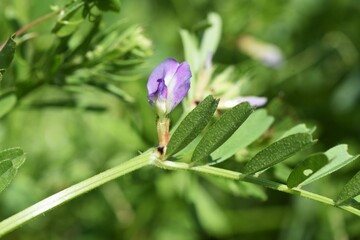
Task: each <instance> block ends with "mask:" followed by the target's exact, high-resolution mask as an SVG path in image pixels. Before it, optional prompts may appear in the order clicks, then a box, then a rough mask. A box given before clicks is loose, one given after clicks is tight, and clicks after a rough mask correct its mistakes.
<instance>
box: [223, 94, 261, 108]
mask: <svg viewBox="0 0 360 240" xmlns="http://www.w3.org/2000/svg"><path fill="white" fill-rule="evenodd" d="M242 102H249V103H250V105H251V106H253V107H261V106H263V105H265V104H266V102H267V98H266V97H256V96H246V97H237V98H234V99H231V100H228V101H224V102H221V101H220V103H219V108H222V109H227V108H232V107H234V106H236V105H238V104H239V103H242Z"/></svg>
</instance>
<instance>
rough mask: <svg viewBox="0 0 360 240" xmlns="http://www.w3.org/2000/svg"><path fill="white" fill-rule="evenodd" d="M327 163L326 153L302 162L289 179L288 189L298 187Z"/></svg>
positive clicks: (315, 155) (312, 156)
mask: <svg viewBox="0 0 360 240" xmlns="http://www.w3.org/2000/svg"><path fill="white" fill-rule="evenodd" d="M327 163H328V158H327V156H326V155H325V154H324V153H318V154H314V155H311V156H309V157H308V158H306V159H305V160H304V161H302V162H300V163H299V164H298V165H297V166H296V167H295V169H294V170H293V171H292V172H291V174H290V176H289V178H288V179H287V185H288V187H290V188H293V187H297V186H298V185H300V184H301V183H302V182H303V181H305V180H306V179H307V178H309V177H310V176H311V175H312V174H313V173H315V172H316V171H318V170H319V169H320V168H322V167H323V166H324V165H325V164H327Z"/></svg>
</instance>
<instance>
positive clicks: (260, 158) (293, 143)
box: [243, 133, 314, 174]
mask: <svg viewBox="0 0 360 240" xmlns="http://www.w3.org/2000/svg"><path fill="white" fill-rule="evenodd" d="M312 143H314V141H313V140H312V137H311V135H310V134H309V133H296V134H293V135H290V136H287V137H285V138H282V139H280V140H279V141H277V142H274V143H273V144H271V145H270V146H268V147H266V148H265V149H263V150H261V151H260V152H258V153H257V154H256V155H255V156H254V157H253V158H252V159H251V160H250V161H249V162H248V163H247V164H246V165H245V167H244V169H243V172H244V173H245V174H254V173H256V172H259V171H261V170H264V169H266V168H269V167H271V166H273V165H275V164H277V163H279V162H281V161H284V160H285V159H287V158H289V157H290V156H292V155H293V154H295V153H297V152H299V151H301V150H302V149H304V148H306V147H308V146H309V145H311V144H312Z"/></svg>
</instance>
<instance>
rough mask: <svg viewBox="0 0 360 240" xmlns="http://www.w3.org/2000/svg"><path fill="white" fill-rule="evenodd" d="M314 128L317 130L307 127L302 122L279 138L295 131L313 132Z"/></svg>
mask: <svg viewBox="0 0 360 240" xmlns="http://www.w3.org/2000/svg"><path fill="white" fill-rule="evenodd" d="M314 130H315V128H313V129H309V128H307V127H306V125H305V124H303V123H301V124H298V125H296V126H294V127H292V128H290V129H289V130H288V131H286V132H285V133H284V134H283V135H282V136H281V137H280V138H279V139H278V140H280V139H281V138H284V137H287V136H290V135H293V134H295V133H312V132H314Z"/></svg>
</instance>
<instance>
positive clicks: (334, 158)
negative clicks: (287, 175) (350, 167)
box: [300, 144, 359, 186]
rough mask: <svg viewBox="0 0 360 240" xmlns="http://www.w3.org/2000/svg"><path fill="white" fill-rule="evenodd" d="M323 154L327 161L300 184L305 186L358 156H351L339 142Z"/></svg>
mask: <svg viewBox="0 0 360 240" xmlns="http://www.w3.org/2000/svg"><path fill="white" fill-rule="evenodd" d="M325 155H326V156H327V158H328V159H329V163H328V164H326V165H325V166H324V167H322V168H321V169H319V170H318V171H317V172H316V173H314V174H312V175H311V176H310V177H309V178H308V179H306V180H305V181H304V182H302V183H301V184H300V186H305V185H307V184H309V183H311V182H314V181H316V180H318V179H320V178H322V177H325V176H326V175H328V174H330V173H332V172H335V171H336V170H338V169H340V168H342V167H344V166H345V165H347V164H349V163H351V162H352V161H354V160H355V159H357V158H358V156H359V155H358V156H355V157H354V156H352V155H350V154H349V153H348V152H347V145H346V144H341V145H338V146H335V147H333V148H331V149H329V150H327V151H326V152H325Z"/></svg>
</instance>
